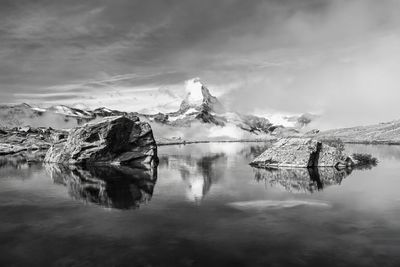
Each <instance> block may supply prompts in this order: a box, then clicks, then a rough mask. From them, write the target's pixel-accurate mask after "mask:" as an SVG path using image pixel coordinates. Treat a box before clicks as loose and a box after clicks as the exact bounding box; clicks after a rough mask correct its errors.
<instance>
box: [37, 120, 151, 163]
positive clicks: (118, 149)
mask: <svg viewBox="0 0 400 267" xmlns="http://www.w3.org/2000/svg"><path fill="white" fill-rule="evenodd" d="M44 161H45V162H53V163H62V164H81V165H104V164H121V165H132V166H136V165H137V166H147V165H154V164H155V163H156V162H157V146H156V142H155V140H154V138H153V132H152V129H151V127H150V125H149V124H148V123H146V122H140V121H138V120H137V121H134V120H131V119H129V118H127V117H124V116H117V117H106V118H104V119H103V120H101V121H99V122H94V123H87V124H85V125H83V126H79V127H76V128H74V129H72V130H71V132H70V134H69V136H68V139H67V140H66V141H65V142H62V143H59V144H56V145H53V146H52V147H50V149H49V150H48V152H47V154H46V157H45V160H44Z"/></svg>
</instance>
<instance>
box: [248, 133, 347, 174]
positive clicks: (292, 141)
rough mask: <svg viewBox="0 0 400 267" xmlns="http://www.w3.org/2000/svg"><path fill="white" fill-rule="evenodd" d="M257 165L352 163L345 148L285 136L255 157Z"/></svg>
mask: <svg viewBox="0 0 400 267" xmlns="http://www.w3.org/2000/svg"><path fill="white" fill-rule="evenodd" d="M250 164H251V165H254V166H257V167H272V168H277V167H296V168H297V167H300V168H310V167H338V166H350V165H352V163H351V159H350V158H349V157H347V156H346V155H344V154H343V148H342V147H339V146H334V145H333V144H327V143H322V142H320V141H318V140H315V139H311V138H307V139H300V138H283V139H280V140H279V141H277V142H276V143H274V144H273V145H272V146H271V147H269V148H267V150H265V151H264V152H263V153H262V154H261V155H260V156H258V157H257V158H255V159H254V160H253V161H252V162H251V163H250Z"/></svg>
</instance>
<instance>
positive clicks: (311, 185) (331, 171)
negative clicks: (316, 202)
mask: <svg viewBox="0 0 400 267" xmlns="http://www.w3.org/2000/svg"><path fill="white" fill-rule="evenodd" d="M350 173H351V169H342V170H338V169H337V168H329V167H326V168H295V169H288V168H279V169H272V168H271V169H255V178H256V180H257V181H265V182H268V183H269V185H270V186H272V187H277V188H282V189H283V190H285V191H288V192H292V193H313V192H315V191H318V190H322V189H323V188H324V187H326V186H330V185H335V184H340V183H341V182H342V180H343V179H344V178H345V177H346V176H348V175H350Z"/></svg>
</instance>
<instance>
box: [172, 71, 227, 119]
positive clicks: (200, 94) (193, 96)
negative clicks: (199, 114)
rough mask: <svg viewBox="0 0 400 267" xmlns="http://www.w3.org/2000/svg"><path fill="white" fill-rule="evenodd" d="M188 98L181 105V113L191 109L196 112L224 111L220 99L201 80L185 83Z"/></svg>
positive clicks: (195, 79) (194, 79) (191, 80)
mask: <svg viewBox="0 0 400 267" xmlns="http://www.w3.org/2000/svg"><path fill="white" fill-rule="evenodd" d="M185 90H186V97H185V99H184V100H183V101H182V103H181V107H180V112H186V111H187V110H189V109H195V110H196V111H207V112H216V113H220V112H223V111H224V108H223V106H222V104H221V103H220V102H219V101H218V99H217V98H216V97H215V96H213V95H211V93H210V91H209V90H208V88H207V87H206V86H204V85H203V84H202V82H201V81H200V78H198V77H196V78H193V79H190V80H187V81H186V82H185Z"/></svg>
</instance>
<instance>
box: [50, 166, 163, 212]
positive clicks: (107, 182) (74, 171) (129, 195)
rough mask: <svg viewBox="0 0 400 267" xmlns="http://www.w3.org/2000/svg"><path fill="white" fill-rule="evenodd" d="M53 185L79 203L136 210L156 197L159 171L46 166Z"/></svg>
mask: <svg viewBox="0 0 400 267" xmlns="http://www.w3.org/2000/svg"><path fill="white" fill-rule="evenodd" d="M45 168H46V170H47V171H48V173H49V174H50V176H51V178H52V179H53V181H54V182H55V183H57V184H63V185H65V186H66V187H67V189H68V194H69V195H70V196H71V197H72V198H74V199H77V200H82V201H84V202H86V203H94V204H97V205H100V206H104V207H109V208H117V209H135V208H138V207H139V206H140V204H142V203H146V202H148V201H149V200H150V199H151V196H152V195H153V190H154V186H155V183H156V180H157V170H156V169H147V170H146V169H134V168H130V167H126V166H96V167H86V168H82V167H77V166H68V167H67V166H62V165H56V164H46V165H45Z"/></svg>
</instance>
